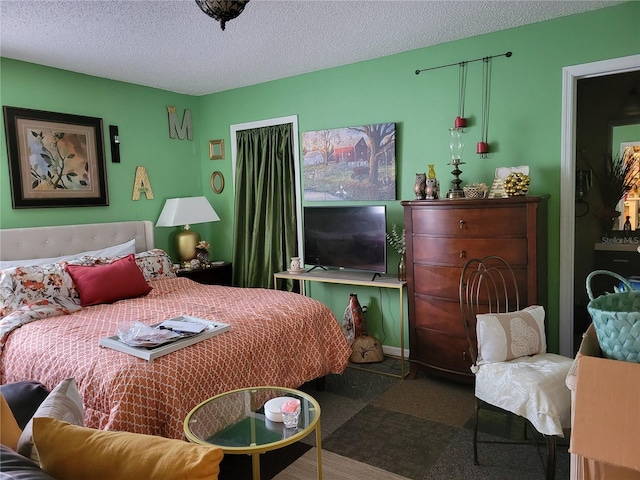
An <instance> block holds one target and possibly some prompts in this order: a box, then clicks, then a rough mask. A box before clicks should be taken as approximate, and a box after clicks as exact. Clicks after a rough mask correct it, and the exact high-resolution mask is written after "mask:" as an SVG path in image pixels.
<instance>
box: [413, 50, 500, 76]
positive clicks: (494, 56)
mask: <svg viewBox="0 0 640 480" xmlns="http://www.w3.org/2000/svg"><path fill="white" fill-rule="evenodd" d="M511 55H513V53H511V52H507V53H501V54H500V55H491V56H489V57H482V58H474V59H473V60H463V61H462V62H458V63H450V64H449V65H440V66H439V67H431V68H423V69H422V70H416V75H420V72H426V71H428V70H437V69H438V68H445V67H455V66H456V65H466V64H467V63H473V62H479V61H480V60H485V61H487V60H489V59H490V58H497V57H507V58H509V57H510V56H511Z"/></svg>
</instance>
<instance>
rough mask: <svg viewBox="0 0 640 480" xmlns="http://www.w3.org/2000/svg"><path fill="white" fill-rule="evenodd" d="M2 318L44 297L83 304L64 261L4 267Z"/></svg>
mask: <svg viewBox="0 0 640 480" xmlns="http://www.w3.org/2000/svg"><path fill="white" fill-rule="evenodd" d="M0 299H2V304H1V305H0V318H2V317H5V316H6V315H9V314H10V313H12V312H14V311H15V310H19V309H21V308H22V307H25V306H27V305H33V304H36V303H39V302H42V301H47V302H50V303H53V304H56V303H64V304H67V303H69V302H72V303H75V304H77V305H80V295H79V294H78V291H77V290H76V287H75V285H74V284H73V280H72V279H71V277H70V276H69V274H68V273H67V272H66V271H65V268H64V263H51V264H48V265H38V266H31V267H14V268H6V269H4V270H2V271H0Z"/></svg>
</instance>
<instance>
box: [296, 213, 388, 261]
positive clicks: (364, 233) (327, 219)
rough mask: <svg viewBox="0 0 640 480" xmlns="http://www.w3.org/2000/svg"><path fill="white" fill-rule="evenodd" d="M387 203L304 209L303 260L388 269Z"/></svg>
mask: <svg viewBox="0 0 640 480" xmlns="http://www.w3.org/2000/svg"><path fill="white" fill-rule="evenodd" d="M386 233H387V210H386V206H384V205H370V206H330V207H328V206H327V207H305V208H304V262H305V264H306V265H313V266H314V267H323V268H342V269H352V270H364V271H369V272H375V273H386V272H387V237H386Z"/></svg>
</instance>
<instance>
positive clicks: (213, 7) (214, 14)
mask: <svg viewBox="0 0 640 480" xmlns="http://www.w3.org/2000/svg"><path fill="white" fill-rule="evenodd" d="M196 3H197V4H198V6H199V7H200V10H202V11H203V12H204V13H206V14H207V15H209V16H210V17H211V18H214V19H215V20H217V21H219V22H220V28H222V30H224V27H225V23H226V22H228V21H229V20H233V19H234V18H236V17H237V16H238V15H240V14H241V13H242V11H243V10H244V7H245V5H246V4H247V3H249V0H196Z"/></svg>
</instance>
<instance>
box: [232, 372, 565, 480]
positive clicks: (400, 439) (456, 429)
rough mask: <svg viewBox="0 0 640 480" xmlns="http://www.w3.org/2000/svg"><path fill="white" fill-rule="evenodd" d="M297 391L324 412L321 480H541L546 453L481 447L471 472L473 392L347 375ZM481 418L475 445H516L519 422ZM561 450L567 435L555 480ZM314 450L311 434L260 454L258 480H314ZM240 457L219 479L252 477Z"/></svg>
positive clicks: (434, 382) (560, 475) (422, 380)
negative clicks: (495, 441) (488, 441)
mask: <svg viewBox="0 0 640 480" xmlns="http://www.w3.org/2000/svg"><path fill="white" fill-rule="evenodd" d="M301 390H304V391H306V392H308V393H309V394H311V395H312V396H313V397H314V398H316V399H317V400H318V403H319V404H320V407H321V409H322V416H321V424H322V453H323V462H322V465H323V477H324V479H325V480H372V479H376V480H378V479H380V480H405V479H406V480H457V479H465V480H466V479H473V480H476V479H477V480H485V479H486V480H503V479H504V480H507V479H508V480H543V479H544V477H545V475H544V466H543V461H542V457H545V456H546V449H545V448H540V450H538V449H537V448H536V447H534V446H531V445H486V444H485V445H483V444H481V445H479V447H478V448H479V457H480V458H479V460H480V465H479V466H475V465H473V447H472V440H471V439H472V433H473V432H472V425H473V422H472V417H473V413H474V397H473V389H472V387H471V385H463V384H459V383H455V382H449V381H444V380H438V379H434V378H429V377H426V376H425V375H423V374H419V375H418V378H416V379H413V380H409V379H406V380H400V379H397V378H393V377H389V376H386V375H380V374H376V373H371V372H368V371H363V370H356V369H353V368H347V370H346V371H345V372H344V373H343V374H342V375H330V376H328V377H327V378H326V385H325V390H324V391H318V390H317V389H316V384H315V382H311V383H309V384H306V385H303V386H302V387H301ZM481 413H482V415H481V419H480V432H481V434H480V435H481V438H485V439H499V440H504V439H521V438H522V433H523V430H524V423H523V422H522V420H521V419H519V418H516V417H513V416H506V415H504V414H503V413H501V412H496V411H492V410H481ZM567 433H568V432H567ZM567 445H568V436H567V439H561V440H560V444H559V446H558V459H557V467H556V479H557V480H565V479H568V478H569V454H568V452H567ZM314 446H315V435H313V434H312V435H308V436H307V437H306V438H304V439H303V440H302V441H300V442H297V443H295V444H293V445H290V446H288V447H285V448H284V449H280V450H275V451H273V452H268V453H267V454H265V455H262V458H261V471H262V479H263V480H270V479H276V480H294V479H295V480H307V479H314V478H316V470H315V468H316V462H315V458H316V450H315V448H313V447H314ZM228 457H234V456H228ZM238 457H240V456H238ZM244 457H245V458H244V459H241V458H237V459H236V458H226V457H225V460H223V464H222V469H221V476H220V479H221V480H227V479H229V480H231V479H233V480H242V479H244V478H250V461H249V458H248V457H246V456H244ZM225 462H227V464H226V465H225ZM232 462H236V464H233V463H232ZM238 462H244V464H242V465H238V464H237V463H238Z"/></svg>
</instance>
